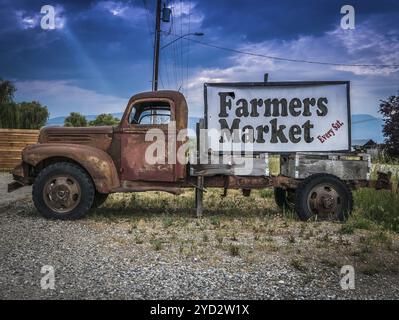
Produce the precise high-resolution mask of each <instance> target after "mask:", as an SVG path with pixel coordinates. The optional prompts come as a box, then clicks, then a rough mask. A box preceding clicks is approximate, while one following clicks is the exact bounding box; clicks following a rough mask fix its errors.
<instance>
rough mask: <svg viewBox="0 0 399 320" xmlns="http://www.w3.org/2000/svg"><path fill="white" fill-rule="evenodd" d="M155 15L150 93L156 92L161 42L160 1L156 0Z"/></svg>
mask: <svg viewBox="0 0 399 320" xmlns="http://www.w3.org/2000/svg"><path fill="white" fill-rule="evenodd" d="M156 10H157V11H156V14H155V35H154V36H155V38H154V64H153V73H152V91H157V90H158V71H159V44H160V42H161V0H157V9H156Z"/></svg>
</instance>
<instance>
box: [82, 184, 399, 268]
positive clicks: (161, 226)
mask: <svg viewBox="0 0 399 320" xmlns="http://www.w3.org/2000/svg"><path fill="white" fill-rule="evenodd" d="M204 208H205V213H204V217H203V218H200V219H198V218H196V216H195V210H194V192H193V191H191V190H189V191H186V192H185V193H184V194H182V195H180V196H173V195H169V194H166V193H162V192H146V193H137V194H115V195H112V196H110V198H109V199H108V200H107V202H106V203H105V204H104V206H103V207H102V208H100V209H97V210H96V211H95V212H93V213H92V214H91V215H89V221H88V224H89V225H90V226H92V227H93V228H99V227H98V226H99V225H103V226H104V228H116V229H121V230H122V232H124V234H125V236H124V237H122V238H120V237H118V238H110V239H107V240H106V241H111V242H113V243H115V245H120V246H131V247H132V248H135V249H136V250H154V251H158V252H164V253H167V256H168V258H169V259H190V260H195V261H201V262H202V263H203V264H208V265H210V266H217V265H218V264H219V263H221V261H226V260H229V259H235V261H237V259H238V260H240V261H242V263H244V265H245V264H248V265H249V264H254V263H255V264H256V263H265V261H271V260H273V259H276V258H277V257H278V259H283V260H284V261H286V262H287V265H290V266H291V267H292V268H293V269H296V270H299V271H301V272H303V273H304V274H306V270H308V269H309V270H310V269H311V266H312V265H315V266H318V267H323V268H335V269H339V268H340V267H341V266H342V265H345V264H352V265H354V266H355V267H356V268H358V269H359V270H361V271H362V272H364V273H365V274H373V273H376V272H390V273H392V272H395V273H396V272H398V266H399V255H398V254H397V251H398V250H399V236H398V235H397V234H395V233H392V232H391V231H390V230H389V229H386V228H385V227H384V226H383V225H381V224H379V223H377V222H375V221H372V220H370V219H368V218H367V217H365V216H364V215H363V214H362V211H361V210H360V207H357V208H356V210H355V213H354V215H353V217H352V218H351V219H350V220H349V222H348V223H347V224H340V223H332V222H308V223H303V222H300V221H298V220H297V219H296V218H295V217H294V216H292V215H289V214H284V213H283V212H281V211H280V210H279V209H278V208H277V206H276V205H275V203H274V199H273V194H272V193H271V192H270V191H263V190H262V191H256V190H255V192H252V193H251V196H250V197H248V198H247V197H243V196H242V195H241V193H240V192H239V191H234V190H233V191H231V190H229V192H228V195H227V197H225V198H223V197H221V190H218V189H209V190H207V192H206V193H205V198H204Z"/></svg>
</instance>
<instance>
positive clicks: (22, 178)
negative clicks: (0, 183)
mask: <svg viewBox="0 0 399 320" xmlns="http://www.w3.org/2000/svg"><path fill="white" fill-rule="evenodd" d="M11 174H12V175H13V178H14V181H13V182H11V183H9V184H8V188H7V191H8V192H13V191H15V190H17V189H19V188H21V187H23V186H26V185H29V184H30V183H29V179H28V177H27V175H26V172H25V167H24V164H23V163H22V162H21V163H20V164H19V165H17V166H16V167H15V168H14V169H13V170H12V171H11Z"/></svg>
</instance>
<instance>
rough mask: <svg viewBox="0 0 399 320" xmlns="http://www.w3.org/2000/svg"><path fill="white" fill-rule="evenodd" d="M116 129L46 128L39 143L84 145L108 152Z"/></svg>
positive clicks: (42, 131)
mask: <svg viewBox="0 0 399 320" xmlns="http://www.w3.org/2000/svg"><path fill="white" fill-rule="evenodd" d="M113 132H114V127H112V126H102V127H45V128H43V129H41V130H40V134H39V140H38V142H39V143H67V144H84V145H89V146H92V147H96V148H99V149H102V150H104V151H106V150H107V149H108V148H109V146H110V144H111V141H112V136H113Z"/></svg>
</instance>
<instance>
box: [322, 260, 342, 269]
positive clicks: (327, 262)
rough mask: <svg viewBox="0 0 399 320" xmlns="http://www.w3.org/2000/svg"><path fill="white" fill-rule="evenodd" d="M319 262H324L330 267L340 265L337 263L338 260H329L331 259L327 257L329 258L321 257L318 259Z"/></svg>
mask: <svg viewBox="0 0 399 320" xmlns="http://www.w3.org/2000/svg"><path fill="white" fill-rule="evenodd" d="M320 263H321V264H324V265H325V266H327V267H330V268H336V267H338V266H339V265H340V264H339V263H338V261H335V260H331V259H329V258H322V259H321V260H320Z"/></svg>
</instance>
